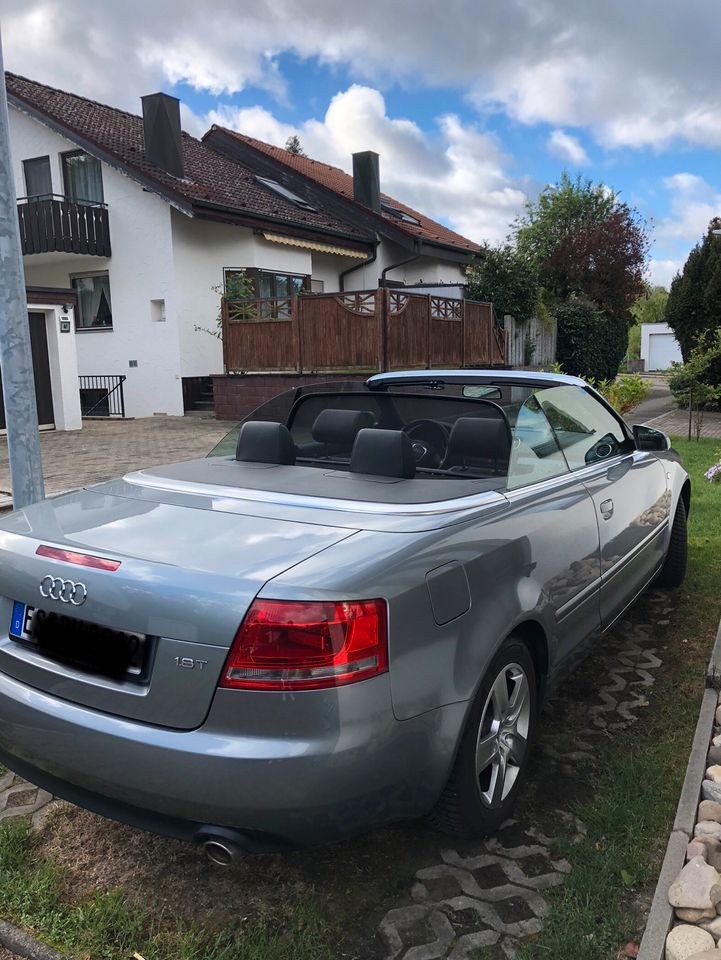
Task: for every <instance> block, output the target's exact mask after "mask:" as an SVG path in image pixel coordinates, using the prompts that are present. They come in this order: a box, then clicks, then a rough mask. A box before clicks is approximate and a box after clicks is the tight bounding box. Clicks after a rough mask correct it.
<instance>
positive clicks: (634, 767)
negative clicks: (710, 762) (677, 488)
mask: <svg viewBox="0 0 721 960" xmlns="http://www.w3.org/2000/svg"><path fill="white" fill-rule="evenodd" d="M674 447H675V449H677V450H678V452H679V453H680V454H681V456H682V457H683V460H684V464H685V466H686V469H687V470H688V472H689V474H690V475H691V482H692V484H693V493H692V500H691V515H690V518H689V567H688V574H687V578H686V583H685V584H684V586H683V587H682V588H681V589H680V590H679V591H678V592H677V594H676V598H675V601H676V610H675V612H674V615H673V620H672V623H671V625H670V626H669V627H668V628H666V629H667V633H666V635H665V636H664V638H663V640H664V642H665V643H666V645H667V650H668V661H667V664H665V665H664V666H665V667H667V669H664V668H662V670H661V671H660V673H661V679H659V680H658V681H657V683H656V684H655V686H654V688H653V689H652V692H651V706H650V709H649V711H648V713H647V715H646V716H645V717H644V719H643V720H641V721H640V722H639V723H637V724H635V725H634V726H633V727H632V728H630V729H629V730H627V731H625V732H624V733H622V734H620V735H616V736H615V737H614V738H613V739H612V740H609V742H608V745H607V746H606V747H605V749H604V750H602V751H601V752H600V753H599V754H598V755H597V756H596V757H595V758H594V761H593V763H592V765H590V767H589V766H586V767H580V768H579V777H582V778H584V779H587V780H590V782H592V783H593V785H594V791H593V798H592V800H590V801H586V802H582V803H578V804H576V805H575V806H574V808H573V812H574V813H575V814H576V815H577V816H579V817H580V818H581V820H583V822H584V823H585V824H586V826H587V827H588V836H587V838H586V840H585V841H584V842H582V843H580V844H575V845H572V844H570V843H568V844H562V845H561V852H562V853H563V855H564V856H565V857H566V859H568V861H569V862H570V863H571V865H572V872H571V874H570V876H569V877H568V879H567V880H566V882H565V884H564V885H563V887H561V888H558V889H557V890H555V891H553V892H551V893H550V894H549V897H548V899H549V901H550V904H551V910H550V913H549V916H548V917H547V919H546V921H545V924H544V929H543V931H542V932H541V933H540V934H539V935H538V937H537V938H536V939H535V940H534V941H533V942H529V943H526V944H524V945H523V946H522V947H521V949H520V951H519V955H518V957H519V960H542V958H543V960H545V958H549V957H553V958H566V957H569V958H570V957H573V960H609V958H614V957H623V956H625V955H626V954H625V952H624V950H625V945H626V943H627V942H639V941H640V938H641V935H642V932H643V927H644V921H645V912H646V910H647V908H648V905H649V903H650V898H651V895H652V893H653V887H654V886H655V883H656V878H657V876H658V872H659V870H660V867H661V862H662V860H663V855H664V852H665V848H666V843H667V842H668V835H669V832H670V830H671V827H672V825H673V819H674V816H675V812H676V806H677V803H678V797H679V793H680V790H681V784H682V783H683V777H684V773H685V770H686V764H687V762H688V754H689V749H690V746H691V743H692V740H693V735H694V730H695V727H696V721H697V718H698V710H699V706H700V703H701V698H702V696H703V690H704V677H705V670H706V664H707V662H708V657H709V654H710V651H711V646H712V644H713V638H714V636H715V633H716V629H717V626H718V621H719V616H720V615H721V593H720V591H719V570H720V568H721V561H720V560H719V557H720V556H721V484H711V483H709V482H708V481H707V480H706V479H705V478H704V477H703V473H704V471H705V470H707V469H708V467H709V466H711V464H712V463H714V462H716V461H717V460H719V459H721V441H718V440H700V441H690V442H689V441H687V440H680V439H676V438H675V439H674ZM669 664H670V669H669V668H668V666H667V665H669ZM478 956H479V957H482V956H484V953H483V951H479V953H478Z"/></svg>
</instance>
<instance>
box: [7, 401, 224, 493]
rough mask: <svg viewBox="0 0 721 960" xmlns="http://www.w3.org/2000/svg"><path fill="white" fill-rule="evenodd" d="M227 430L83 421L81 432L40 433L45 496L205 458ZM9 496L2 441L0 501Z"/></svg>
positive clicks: (175, 420) (183, 422) (213, 424)
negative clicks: (175, 462) (161, 466)
mask: <svg viewBox="0 0 721 960" xmlns="http://www.w3.org/2000/svg"><path fill="white" fill-rule="evenodd" d="M232 426H233V424H231V423H224V422H222V421H218V420H204V419H200V418H197V417H146V418H143V419H141V420H85V421H84V422H83V428H82V430H74V431H72V432H61V431H56V430H53V431H50V432H48V433H43V434H41V440H40V445H41V449H42V458H43V474H44V476H45V492H46V493H47V494H53V493H60V492H62V491H63V490H73V489H75V488H77V487H80V486H84V485H86V484H89V483H99V482H100V481H101V480H109V479H110V478H111V477H117V476H119V475H121V474H124V473H127V472H128V471H130V470H138V469H140V468H141V467H150V466H153V465H155V464H159V463H172V462H174V461H176V460H190V459H192V458H193V457H204V456H205V455H206V453H208V451H209V450H210V449H211V448H212V447H213V446H214V445H215V444H216V443H217V442H218V440H220V439H221V437H223V436H224V435H225V434H226V433H227V432H228V430H230V428H231V427H232ZM9 492H10V470H9V467H8V457H7V443H6V441H5V440H4V439H3V440H0V497H2V496H3V495H4V494H5V495H6V494H9ZM8 502H9V501H8ZM1 505H2V503H1V502H0V506H1Z"/></svg>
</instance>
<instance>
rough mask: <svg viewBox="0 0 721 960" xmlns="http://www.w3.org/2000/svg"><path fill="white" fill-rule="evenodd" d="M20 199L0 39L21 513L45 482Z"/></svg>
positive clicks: (0, 262)
mask: <svg viewBox="0 0 721 960" xmlns="http://www.w3.org/2000/svg"><path fill="white" fill-rule="evenodd" d="M16 198H17V195H16V193H15V181H14V178H13V170H12V163H11V159H10V120H9V116H8V104H7V92H6V90H5V71H4V68H3V59H2V41H1V40H0V372H2V386H3V398H4V401H5V422H6V426H7V444H8V460H9V462H10V480H11V484H12V494H13V506H14V507H15V509H16V510H17V509H18V508H20V507H24V506H27V504H29V503H34V502H35V501H37V500H42V498H43V496H44V484H43V469H42V461H41V459H40V433H39V431H38V416H37V407H36V404H35V380H34V377H33V358H32V351H31V348H30V327H29V325H28V315H27V302H26V297H25V278H24V274H23V260H22V252H21V248H20V228H19V225H18V213H17V199H16Z"/></svg>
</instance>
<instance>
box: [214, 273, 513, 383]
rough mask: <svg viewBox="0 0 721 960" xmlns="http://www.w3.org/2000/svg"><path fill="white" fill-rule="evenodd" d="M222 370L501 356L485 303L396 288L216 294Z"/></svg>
mask: <svg viewBox="0 0 721 960" xmlns="http://www.w3.org/2000/svg"><path fill="white" fill-rule="evenodd" d="M222 323H223V356H224V363H225V372H226V373H240V372H247V371H253V372H284V373H285V372H293V373H301V374H305V373H319V372H333V373H339V372H355V373H359V372H363V373H374V372H377V371H379V370H407V369H424V368H429V367H474V366H475V367H481V366H482V367H486V366H500V365H504V364H505V362H506V341H505V334H504V331H503V330H502V329H501V328H500V327H499V325H498V322H497V320H496V314H495V311H494V309H493V304H491V303H480V302H477V301H475V300H458V299H455V298H452V297H437V296H429V295H424V294H419V293H413V292H405V291H403V290H387V289H378V290H363V291H359V292H353V293H324V294H301V295H300V296H294V297H272V298H266V299H247V300H223V304H222Z"/></svg>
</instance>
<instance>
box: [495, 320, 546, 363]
mask: <svg viewBox="0 0 721 960" xmlns="http://www.w3.org/2000/svg"><path fill="white" fill-rule="evenodd" d="M503 326H504V330H505V333H506V362H507V363H508V366H509V367H513V368H516V367H543V366H546V367H550V366H552V365H553V364H554V363H555V362H556V321H555V320H553V319H551V320H548V321H547V322H544V321H541V320H539V319H538V318H537V317H531V319H530V320H528V321H527V322H526V323H518V322H517V321H516V320H514V319H513V317H508V316H507V317H504V319H503Z"/></svg>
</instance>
